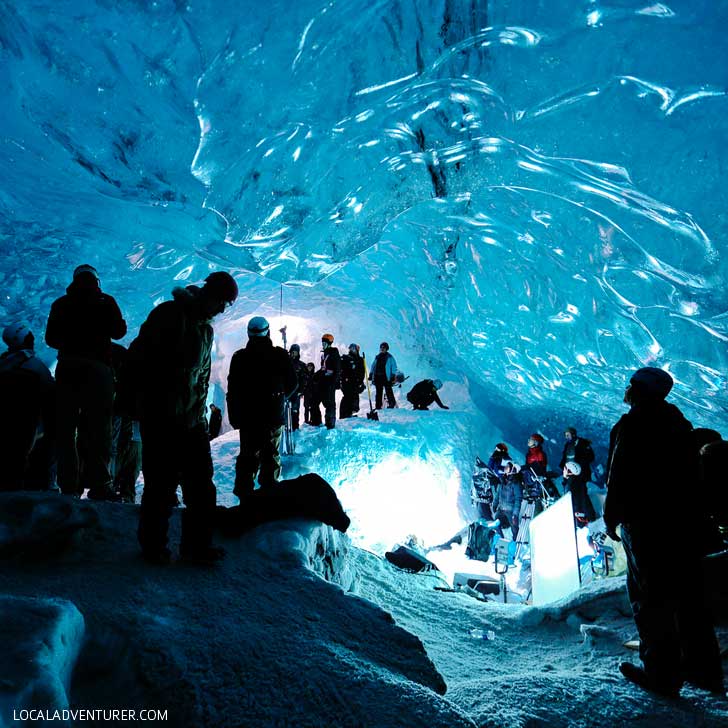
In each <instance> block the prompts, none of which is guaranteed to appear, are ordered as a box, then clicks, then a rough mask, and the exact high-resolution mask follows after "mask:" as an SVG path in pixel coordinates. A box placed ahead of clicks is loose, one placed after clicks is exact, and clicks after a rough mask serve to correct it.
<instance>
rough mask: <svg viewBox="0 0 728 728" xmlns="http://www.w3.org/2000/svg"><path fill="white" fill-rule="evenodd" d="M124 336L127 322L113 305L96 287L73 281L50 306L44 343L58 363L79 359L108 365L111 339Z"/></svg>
mask: <svg viewBox="0 0 728 728" xmlns="http://www.w3.org/2000/svg"><path fill="white" fill-rule="evenodd" d="M125 335H126V321H124V319H123V317H122V315H121V311H120V310H119V306H118V305H117V303H116V301H115V300H114V299H113V298H112V297H111V296H109V295H107V294H106V293H102V291H101V289H100V288H99V287H98V286H96V287H92V288H89V287H87V286H84V285H81V284H79V282H78V281H74V282H73V283H71V285H70V286H68V288H67V289H66V295H65V296H61V297H60V298H58V299H56V300H55V301H54V302H53V305H52V306H51V311H50V314H49V316H48V324H47V326H46V333H45V340H46V344H48V346H50V347H51V348H52V349H58V360H59V361H62V360H63V359H64V358H66V357H81V358H84V359H95V360H98V361H102V362H105V363H106V364H111V339H121V338H122V337H124V336H125Z"/></svg>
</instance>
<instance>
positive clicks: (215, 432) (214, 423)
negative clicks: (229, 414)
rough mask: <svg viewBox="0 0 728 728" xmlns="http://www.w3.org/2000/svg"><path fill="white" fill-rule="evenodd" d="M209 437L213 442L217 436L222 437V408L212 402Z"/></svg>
mask: <svg viewBox="0 0 728 728" xmlns="http://www.w3.org/2000/svg"><path fill="white" fill-rule="evenodd" d="M207 429H208V437H209V438H210V442H212V441H213V440H214V439H215V438H216V437H220V430H221V429H222V410H221V409H220V408H219V407H218V406H217V405H216V404H214V403H212V402H211V403H210V422H209V424H208V428H207Z"/></svg>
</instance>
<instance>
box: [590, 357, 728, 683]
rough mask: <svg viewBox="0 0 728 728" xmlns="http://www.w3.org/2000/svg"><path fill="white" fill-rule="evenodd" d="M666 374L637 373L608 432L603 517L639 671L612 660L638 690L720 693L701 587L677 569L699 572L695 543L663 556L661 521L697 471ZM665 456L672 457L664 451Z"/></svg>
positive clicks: (716, 653) (668, 518)
mask: <svg viewBox="0 0 728 728" xmlns="http://www.w3.org/2000/svg"><path fill="white" fill-rule="evenodd" d="M672 384H673V380H672V377H671V376H670V375H669V374H668V373H667V372H666V371H664V370H662V369H657V368H655V367H645V368H643V369H639V370H638V371H636V372H635V373H634V374H633V375H632V377H631V379H630V381H629V385H628V386H627V389H626V391H625V395H624V401H625V403H627V404H628V405H629V406H630V410H629V412H627V414H625V415H623V416H622V417H621V418H620V420H619V421H618V422H617V424H616V425H615V426H614V427H613V428H612V432H611V434H610V443H609V459H608V464H607V489H608V490H607V498H606V502H605V506H604V522H605V524H606V528H607V534H608V535H609V536H610V537H611V538H613V539H615V540H619V537H618V536H617V533H616V529H617V526H619V525H620V524H621V526H622V530H621V535H622V542H623V545H624V550H625V554H626V556H627V593H628V595H629V599H630V602H631V603H632V611H633V614H634V620H635V624H636V626H637V631H638V632H639V637H640V658H641V659H642V665H643V667H641V668H640V667H638V666H636V665H634V664H632V663H630V662H624V663H622V664H621V665H620V668H619V669H620V671H621V672H622V674H623V675H624V676H625V677H626V678H627V679H629V680H631V681H632V682H634V683H636V684H637V685H639V686H640V687H642V688H644V689H646V690H651V691H653V692H657V693H660V694H662V695H666V696H669V697H676V696H677V695H678V694H679V692H680V688H681V687H682V685H683V683H684V682H685V681H687V682H689V683H692V684H693V685H695V686H697V687H700V688H704V689H707V690H709V691H711V692H714V693H722V692H723V689H724V686H723V673H722V667H721V659H720V650H719V647H718V642H717V640H716V637H715V631H714V629H713V626H712V624H711V620H710V617H709V614H708V611H707V609H706V606H705V601H704V598H703V594H702V588H701V587H700V586H698V588H697V589H688V590H685V589H681V588H680V587H679V585H676V583H675V574H699V573H700V563H699V560H700V558H701V556H702V555H703V553H704V552H703V549H702V548H701V547H700V544H699V543H698V541H697V540H696V539H685V540H684V541H683V543H681V545H680V548H677V549H670V550H669V552H666V549H665V546H664V530H665V524H669V523H672V522H674V519H675V504H676V503H680V502H681V501H682V498H683V493H684V490H685V488H688V489H689V488H690V487H691V485H690V484H691V483H694V482H695V478H696V474H697V473H698V472H699V460H698V451H697V446H696V442H695V439H694V436H693V428H692V425H691V424H690V422H689V421H688V420H686V419H685V417H684V416H683V414H682V412H681V411H680V410H679V409H678V408H677V407H676V406H675V405H673V404H670V403H668V402H667V401H665V398H666V396H667V394H668V393H669V392H670V389H671V388H672ZM666 453H670V454H673V455H674V454H679V457H666Z"/></svg>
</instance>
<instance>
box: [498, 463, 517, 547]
mask: <svg viewBox="0 0 728 728" xmlns="http://www.w3.org/2000/svg"><path fill="white" fill-rule="evenodd" d="M522 500H523V477H522V475H521V469H520V468H519V467H518V465H516V463H513V462H511V461H509V460H506V461H503V477H502V478H501V484H500V485H499V486H498V489H497V491H496V493H495V497H494V498H493V505H492V510H493V513H494V514H495V517H496V518H498V519H499V520H500V522H501V529H504V528H510V529H511V533H512V534H513V539H514V540H515V539H516V536H518V515H519V513H520V512H521V501H522Z"/></svg>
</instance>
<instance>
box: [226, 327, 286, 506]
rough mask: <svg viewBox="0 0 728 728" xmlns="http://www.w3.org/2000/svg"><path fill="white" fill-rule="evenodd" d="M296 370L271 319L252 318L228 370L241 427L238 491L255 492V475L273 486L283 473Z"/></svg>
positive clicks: (231, 413) (235, 421)
mask: <svg viewBox="0 0 728 728" xmlns="http://www.w3.org/2000/svg"><path fill="white" fill-rule="evenodd" d="M296 386H297V381H296V372H295V371H294V369H293V363H292V362H291V360H290V358H289V356H288V354H287V353H286V350H285V349H282V348H281V347H280V346H273V342H272V341H271V339H270V327H269V325H268V321H267V320H266V319H264V318H263V317H262V316H254V317H253V318H252V319H250V321H249V322H248V343H247V345H246V346H245V348H244V349H239V350H238V351H236V352H235V354H233V358H232V361H231V362H230V373H229V375H228V391H227V405H228V417H229V418H230V424H231V425H232V426H233V427H234V428H235V429H236V430H240V454H239V455H238V459H237V461H236V463H235V489H234V491H233V492H234V493H235V495H236V496H237V497H238V498H240V500H241V501H242V500H243V499H244V498H245V497H246V496H249V495H252V493H253V491H254V489H255V479H256V476H257V479H258V484H259V485H260V486H261V487H266V486H271V485H274V484H276V483H277V482H278V481H279V480H280V476H281V455H280V446H281V435H282V433H283V422H284V406H285V401H286V398H287V397H289V396H290V395H291V394H293V392H294V391H295V390H296Z"/></svg>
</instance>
